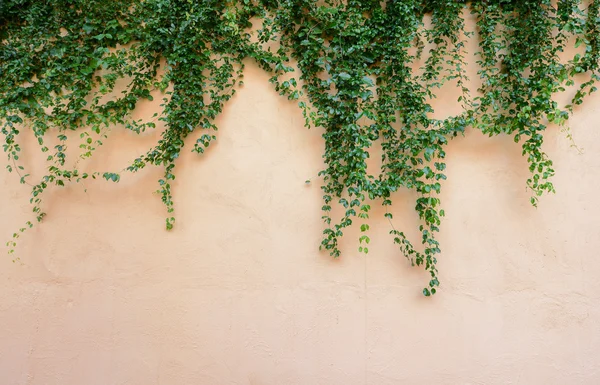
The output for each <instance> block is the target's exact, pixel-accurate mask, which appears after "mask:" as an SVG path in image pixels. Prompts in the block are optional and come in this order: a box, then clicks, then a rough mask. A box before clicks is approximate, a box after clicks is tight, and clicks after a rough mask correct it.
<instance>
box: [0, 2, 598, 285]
mask: <svg viewBox="0 0 600 385" xmlns="http://www.w3.org/2000/svg"><path fill="white" fill-rule="evenodd" d="M599 11H600V1H582V0H558V1H550V0H519V1H514V0H479V1H471V2H466V1H456V0H428V1H423V0H403V1H395V0H387V1H379V0H377V1H376V0H345V1H342V0H320V1H317V0H237V1H220V0H204V1H193V0H113V1H110V2H106V1H99V0H53V1H50V0H35V1H33V0H0V124H1V127H2V128H1V130H2V134H3V135H4V144H3V148H4V151H5V152H6V154H7V155H8V166H7V168H8V170H9V171H14V172H16V173H17V174H18V175H19V178H20V182H21V183H26V184H29V185H30V186H31V204H32V209H33V213H34V217H35V220H33V221H28V222H27V223H26V226H24V227H23V228H21V229H19V230H18V231H17V232H16V233H15V234H13V238H12V240H11V241H9V242H8V244H7V246H8V247H9V253H13V252H14V248H15V246H16V242H17V240H18V238H19V237H20V235H21V234H22V233H23V232H25V231H26V229H27V228H30V227H32V226H33V224H34V222H35V221H38V222H39V221H41V220H42V219H43V218H44V216H45V212H44V210H43V209H42V198H43V195H44V193H45V191H46V190H47V189H48V188H49V187H50V186H65V185H67V184H69V183H73V182H75V183H77V182H79V183H82V182H83V181H84V180H86V179H87V178H104V179H106V180H108V181H112V182H118V181H119V180H120V178H121V177H122V176H123V175H124V173H127V172H138V171H140V170H141V169H143V168H144V167H146V166H149V165H153V166H160V167H162V169H163V171H164V172H163V177H162V178H161V179H160V180H159V181H158V184H159V192H160V194H161V197H162V201H163V203H164V204H165V206H166V209H167V213H168V214H167V217H166V228H167V229H171V228H172V227H173V225H174V221H175V217H174V213H173V211H174V210H173V191H172V181H173V180H174V179H175V164H176V159H177V158H178V157H179V156H180V154H181V151H182V149H183V147H184V145H185V143H186V140H187V138H188V136H192V137H193V138H194V139H195V142H194V145H193V148H192V151H194V152H197V153H198V154H202V153H203V152H204V151H205V149H206V147H208V146H209V145H210V144H211V143H212V141H213V140H215V139H216V132H217V129H218V128H217V126H216V125H215V118H216V117H217V116H218V115H219V114H220V113H221V112H223V110H224V108H225V105H226V103H227V101H228V100H229V99H231V97H232V96H233V95H234V94H235V92H236V88H237V86H239V85H242V84H243V72H244V65H245V63H247V61H246V60H247V59H250V60H252V61H254V63H256V65H258V66H260V67H261V68H262V69H264V70H265V71H267V72H269V73H270V74H271V82H272V83H273V84H274V87H275V90H276V91H277V92H279V93H280V94H281V95H283V96H285V97H287V98H288V99H290V100H295V101H296V102H297V103H298V105H299V107H300V108H301V109H302V112H303V114H304V117H305V120H306V122H305V123H306V126H307V127H318V128H319V129H322V130H323V139H324V140H325V153H324V155H323V159H324V162H325V168H324V169H323V170H322V171H321V172H320V173H319V175H320V176H322V178H323V185H322V187H321V188H322V190H323V200H324V204H323V207H322V210H323V221H324V224H325V229H324V231H323V235H324V236H323V240H322V242H321V248H323V249H325V250H327V251H328V252H329V253H330V254H331V255H332V256H334V257H338V256H340V254H341V250H340V246H339V239H340V237H342V236H343V234H344V231H346V229H347V228H348V227H349V226H351V225H353V224H354V223H355V222H358V223H359V225H360V230H361V236H360V238H359V243H360V247H359V251H360V252H363V253H368V252H369V248H368V247H369V242H370V238H369V235H368V231H369V224H368V223H367V219H368V218H369V215H370V211H371V204H372V203H373V202H380V203H381V204H382V205H383V206H386V207H387V206H390V205H392V196H393V194H394V192H396V191H398V190H400V189H410V190H413V191H415V192H416V194H417V196H418V197H417V199H416V202H415V203H416V204H415V210H416V211H417V213H418V214H419V218H420V220H421V224H420V227H419V231H420V234H421V239H420V242H419V243H420V244H421V245H414V244H413V243H411V241H410V240H409V239H408V237H407V236H406V235H405V233H404V232H403V231H401V230H397V229H396V228H395V227H394V225H393V223H392V220H393V217H392V214H391V213H390V210H386V214H385V216H386V217H387V218H388V219H389V221H390V224H391V230H390V233H391V236H392V239H393V242H394V243H395V244H397V246H398V248H399V249H400V252H401V253H402V254H404V255H405V256H406V257H407V258H408V259H409V260H410V262H411V263H413V264H415V265H418V266H423V267H424V268H425V269H426V271H428V273H429V275H430V278H429V282H428V284H427V285H426V287H425V289H423V293H424V295H426V296H429V295H432V294H435V293H436V291H437V287H438V286H439V280H438V270H437V268H436V263H437V258H438V255H439V254H440V247H439V243H438V241H437V240H436V234H437V233H438V232H439V226H440V222H441V217H443V216H444V210H443V209H441V202H440V199H439V193H440V190H441V186H442V182H443V180H445V179H446V175H445V174H444V171H445V168H446V164H445V163H444V158H445V156H446V153H445V145H446V144H447V143H448V140H449V139H451V138H453V137H455V136H457V135H459V134H462V133H463V132H464V131H465V128H466V127H469V126H470V127H474V128H476V129H479V130H481V131H482V132H483V133H485V134H488V135H489V136H494V135H500V134H508V135H511V136H512V137H513V138H514V140H515V142H516V143H518V144H519V145H521V147H522V150H523V155H524V156H525V157H526V159H527V162H528V163H529V169H530V171H531V177H530V178H529V179H528V180H527V181H526V183H527V186H528V187H529V189H530V190H531V192H532V197H531V203H532V204H533V205H537V202H538V197H539V196H540V195H542V194H543V193H544V192H553V191H554V186H553V185H552V182H551V178H552V176H553V175H554V169H553V167H552V161H551V160H550V159H549V158H548V156H547V155H546V154H545V153H544V152H543V150H542V144H543V139H544V131H545V129H546V128H547V127H548V125H549V124H557V125H559V126H564V125H565V124H566V121H567V119H568V118H569V116H570V115H571V114H572V113H573V111H574V106H576V105H579V104H581V103H582V102H583V99H584V98H585V96H586V95H588V94H590V93H592V92H594V91H596V87H595V84H596V82H597V81H598V80H599V79H600V71H599V59H600V30H599V29H600V12H599ZM469 13H470V14H471V15H472V16H471V17H474V18H475V20H476V30H475V31H467V30H466V29H465V18H466V17H470V16H469ZM470 39H477V41H478V49H477V51H476V52H474V54H475V55H476V58H477V59H476V64H477V66H478V68H479V69H478V75H479V81H480V84H481V85H480V87H479V88H478V89H471V88H472V87H470V86H469V85H470V84H471V83H470V81H469V79H468V77H467V74H466V57H467V54H468V53H467V52H466V46H467V42H468V41H469V40H470ZM572 45H573V46H574V48H577V52H578V53H577V54H575V55H574V56H573V57H570V58H567V59H565V58H564V52H565V51H566V50H567V48H572V47H571V46H572ZM419 63H422V64H419ZM575 77H585V80H584V81H583V82H580V86H579V87H578V88H577V89H576V90H575V91H574V94H573V96H572V101H571V103H570V104H568V105H566V106H560V105H559V104H558V103H557V102H556V101H555V99H554V98H555V96H556V94H557V93H560V92H564V91H565V90H566V89H567V87H570V86H574V85H575ZM448 82H454V83H453V84H455V85H456V86H457V87H458V89H459V90H460V96H459V97H458V100H457V102H458V103H459V104H460V106H461V108H462V112H461V113H459V114H458V115H456V116H451V117H448V118H444V119H436V118H433V117H432V116H433V115H432V113H433V107H432V103H431V102H432V99H433V98H435V97H436V95H437V90H439V88H440V87H442V86H443V85H444V84H446V83H448ZM153 95H162V97H163V101H162V102H163V103H162V104H161V107H162V109H161V111H160V112H159V113H157V114H155V116H153V117H152V118H150V119H146V120H144V119H141V120H140V119H134V117H133V115H132V112H133V111H134V109H135V108H136V106H137V104H138V102H139V101H140V100H143V99H147V100H152V99H153ZM156 120H160V121H162V122H164V126H165V129H164V131H162V133H161V137H160V139H159V140H158V142H157V143H156V145H154V146H153V147H152V148H150V149H149V150H148V151H147V152H145V153H142V154H140V155H139V156H138V157H137V158H136V159H134V160H133V161H132V162H131V164H129V165H127V166H126V167H125V168H124V169H123V170H122V171H120V172H114V171H112V172H109V171H106V172H104V171H95V172H91V173H87V172H84V171H83V170H84V169H85V168H84V167H83V164H82V161H84V160H86V159H88V158H90V157H92V156H94V152H95V150H96V149H97V148H98V147H99V146H101V145H102V144H103V140H104V139H105V138H106V137H107V136H108V135H109V133H110V130H111V129H112V128H113V127H115V126H122V127H125V128H126V129H128V130H131V131H133V132H136V133H142V132H144V131H146V130H150V129H155V127H156V126H155V123H156ZM25 129H30V130H31V131H32V132H33V135H34V136H35V138H36V139H37V142H38V144H39V149H40V151H42V152H43V153H45V154H46V156H47V158H46V168H45V170H46V172H45V175H43V176H42V178H41V179H38V180H31V178H30V176H29V174H27V173H26V171H25V170H24V168H23V165H22V163H21V160H20V153H21V146H20V145H19V142H18V140H17V139H18V137H19V135H20V134H21V132H22V131H23V130H25ZM50 143H52V144H50ZM69 147H78V148H79V155H77V156H75V157H73V155H69V156H67V154H68V153H69V154H71V152H70V151H67V149H68V148H69ZM379 147H380V148H381V154H382V155H381V167H380V169H379V170H377V171H376V172H373V171H372V170H370V169H369V168H368V167H367V160H368V159H369V157H370V156H371V154H373V153H374V152H375V150H374V148H379ZM334 207H340V208H341V209H342V211H341V216H339V217H338V216H337V215H335V214H333V213H334V212H337V211H334Z"/></svg>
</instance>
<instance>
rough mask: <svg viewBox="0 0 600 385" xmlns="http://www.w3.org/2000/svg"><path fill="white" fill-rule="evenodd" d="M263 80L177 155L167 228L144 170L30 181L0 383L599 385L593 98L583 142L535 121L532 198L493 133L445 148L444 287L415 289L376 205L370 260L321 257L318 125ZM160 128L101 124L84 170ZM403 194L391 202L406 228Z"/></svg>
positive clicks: (350, 250) (9, 213)
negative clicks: (209, 138)
mask: <svg viewBox="0 0 600 385" xmlns="http://www.w3.org/2000/svg"><path fill="white" fill-rule="evenodd" d="M470 71H474V69H470ZM473 74H474V73H473ZM475 77H476V76H474V77H473V78H475ZM267 79H268V76H267V75H266V74H264V73H262V72H261V71H260V70H258V69H257V68H255V67H254V66H252V65H251V64H249V67H248V69H247V71H246V85H245V86H244V87H243V88H242V89H240V90H239V93H238V94H237V95H236V96H235V97H234V98H233V99H232V100H231V101H230V102H229V104H228V105H227V107H226V112H225V113H224V114H223V115H222V116H221V117H220V118H219V122H218V123H219V126H220V130H219V133H218V135H219V139H218V141H217V144H216V145H214V147H212V146H211V148H210V149H209V150H208V151H207V153H206V154H205V155H204V156H202V157H198V156H196V155H193V154H191V153H189V152H188V151H186V152H185V155H184V156H183V157H182V158H181V159H180V160H179V162H178V164H177V170H176V171H177V180H176V185H175V190H174V194H175V202H176V203H175V204H176V215H177V223H176V227H175V229H174V230H173V231H172V232H166V231H165V230H164V219H163V218H164V215H165V212H164V208H163V207H162V204H161V202H160V197H159V196H157V195H156V194H153V191H154V190H156V188H157V184H156V180H157V179H158V178H159V175H160V170H158V169H148V170H144V172H142V173H140V174H138V175H133V176H131V175H130V176H124V177H123V178H122V180H121V182H120V183H118V184H112V183H110V184H109V183H106V182H101V181H96V182H91V183H89V184H88V185H87V186H86V187H87V191H84V189H83V187H82V186H80V185H73V186H69V187H66V188H64V189H54V190H52V192H50V193H49V194H48V197H47V199H46V202H45V206H44V207H45V208H46V209H47V212H48V217H47V219H46V220H45V222H44V223H43V224H42V225H40V226H38V227H36V228H34V229H33V230H31V231H30V232H28V233H27V234H26V235H24V236H23V237H22V242H21V243H20V245H19V247H18V249H17V254H18V256H19V257H20V261H17V262H15V263H13V262H12V261H11V258H10V257H9V256H5V257H3V258H0V385H26V384H27V385H152V384H161V385H163V384H164V385H171V384H173V385H187V384H194V385H203V384H206V385H218V384H223V385H233V384H240V385H242V384H251V385H293V384H298V385H313V384H323V385H336V384H339V385H353V384H369V385H386V384H390V385H391V384H423V385H429V384H449V385H453V384H465V385H466V384H472V385H474V384H486V385H488V384H489V385H493V384H498V385H500V384H502V385H505V384H524V385H530V384H557V385H564V384H570V385H575V384H600V366H599V362H600V349H598V347H599V346H600V303H599V302H598V301H599V299H600V279H599V276H600V258H598V250H600V205H599V204H598V198H597V196H598V191H599V188H600V156H599V155H598V154H600V131H599V130H598V129H597V124H598V121H600V95H594V96H593V97H591V98H590V99H588V100H587V103H586V104H585V105H584V107H583V108H581V109H579V110H578V111H577V112H576V115H575V116H574V117H573V118H572V121H571V127H572V132H573V135H574V138H575V141H576V142H577V144H578V145H579V146H581V147H583V153H582V154H580V153H579V152H578V151H577V150H576V149H575V148H572V147H570V142H569V140H568V139H567V138H566V135H565V134H564V133H561V132H560V130H559V129H558V128H556V127H554V128H551V129H549V130H548V132H547V136H546V141H545V150H546V151H547V152H548V153H549V155H550V156H551V157H552V159H553V160H554V161H555V166H556V167H555V168H556V173H557V175H556V177H555V179H554V182H555V185H556V188H557V193H556V194H555V195H552V196H546V197H543V198H542V199H541V202H540V207H539V208H538V209H535V208H533V207H531V205H530V204H529V202H528V198H529V195H528V192H527V191H526V190H525V180H526V179H527V176H528V170H527V164H526V161H525V159H524V158H523V157H521V154H520V147H519V146H518V145H515V143H513V141H512V139H511V138H509V137H497V138H487V137H484V136H483V135H481V134H480V133H478V132H474V131H472V130H468V131H467V133H466V135H465V137H461V138H457V139H455V140H453V141H452V143H451V144H450V145H449V147H448V149H447V154H448V159H447V163H448V171H447V175H448V180H447V181H446V182H445V183H444V186H443V193H442V196H441V198H442V203H443V205H444V208H445V211H446V218H444V220H443V223H442V232H441V234H440V242H441V245H442V251H443V255H442V257H441V258H440V261H439V268H440V274H441V277H440V278H441V280H442V286H441V288H440V291H439V293H438V295H436V296H435V297H432V298H425V297H423V296H422V294H421V293H420V290H421V288H422V287H423V286H422V285H423V284H424V283H425V282H426V281H427V276H426V274H425V272H424V271H422V270H421V269H417V268H411V267H410V266H409V264H408V263H407V261H406V259H405V258H404V257H403V256H402V255H401V254H400V253H399V251H398V250H397V249H396V248H395V247H394V245H393V244H392V241H391V239H390V237H389V235H388V234H387V233H388V231H389V229H390V227H389V224H388V223H387V221H386V220H385V218H383V215H382V212H381V210H378V211H376V212H375V213H374V215H372V220H371V228H372V231H371V238H372V242H371V246H372V247H370V253H369V254H368V255H367V256H365V255H363V254H359V253H358V252H357V248H358V243H357V238H358V235H357V233H356V232H354V233H352V232H349V233H347V234H346V236H345V238H344V244H343V251H344V255H343V256H342V257H341V258H340V259H337V260H334V259H332V258H331V257H329V256H328V255H327V254H325V253H320V252H319V251H318V245H319V242H320V237H321V231H322V229H323V225H322V223H321V219H320V217H321V212H320V207H321V205H322V202H321V193H320V189H319V186H320V181H319V179H318V177H316V174H317V173H318V171H319V170H320V169H321V168H322V166H323V165H322V161H321V154H322V149H323V143H322V140H321V137H320V134H321V132H320V130H319V129H312V130H306V129H305V128H303V120H302V116H301V113H300V111H299V110H298V109H297V108H296V107H295V106H294V105H293V104H292V103H289V102H287V101H286V100H284V99H283V98H281V97H279V96H278V95H277V94H276V93H275V92H274V91H273V90H272V89H271V86H270V85H269V83H268V81H267ZM454 91H455V89H452V87H450V88H448V89H446V90H443V92H442V94H443V95H442V97H440V99H438V100H437V101H436V108H437V112H438V113H439V114H441V115H444V114H448V113H452V112H456V111H457V106H456V105H455V103H454V100H455V99H456V96H455V95H454ZM156 108H157V106H156V105H153V104H147V105H144V106H142V107H140V109H139V114H140V116H149V115H151V114H152V113H153V111H155V110H156ZM159 130H160V128H159V129H158V130H157V132H155V133H148V134H144V135H142V136H141V137H139V136H135V135H134V134H132V133H129V132H125V131H124V130H122V129H115V130H114V131H113V133H112V134H111V136H110V139H109V140H108V141H107V144H106V146H105V147H104V148H102V149H101V150H100V152H99V153H98V154H97V156H95V160H92V161H91V162H90V163H89V164H88V165H87V166H86V167H87V169H88V170H119V169H121V168H123V167H124V166H125V165H127V164H128V162H129V161H131V160H132V159H134V158H135V157H136V156H137V155H138V154H139V153H141V152H143V151H144V150H146V149H147V148H149V147H150V146H151V145H152V144H153V143H155V142H156V140H157V138H158V131H159ZM31 139H32V138H25V139H24V140H25V141H29V140H31ZM190 139H191V140H194V138H190ZM190 147H191V146H190ZM22 158H23V159H24V161H25V164H26V166H27V167H29V168H30V169H31V170H32V173H33V174H34V175H39V174H40V173H41V172H42V171H43V170H42V166H41V164H42V163H40V162H39V161H40V160H41V159H42V158H41V155H40V154H37V153H36V152H28V151H27V146H26V147H25V154H24V155H23V156H22ZM2 169H4V167H2ZM309 178H312V180H313V182H312V183H311V184H310V185H306V184H305V183H304V181H305V180H307V179H309ZM0 185H1V186H2V189H0V215H1V217H2V221H1V223H0V235H3V236H4V237H5V238H6V240H8V239H9V237H10V234H12V232H13V231H14V230H15V229H16V228H18V227H20V225H21V224H22V223H23V222H24V221H25V220H27V219H29V218H30V212H31V208H30V206H29V205H28V200H29V189H28V186H23V185H20V184H19V183H18V177H17V176H16V175H13V174H8V173H7V172H4V171H3V172H0ZM414 198H415V197H414V195H413V194H412V193H411V192H406V191H404V192H399V193H398V194H397V195H396V196H395V204H394V206H393V212H394V214H395V215H394V218H395V219H394V225H395V226H396V227H397V228H398V227H403V228H405V229H407V230H408V233H409V234H411V235H412V236H413V239H414V236H416V232H415V231H414V230H415V229H416V227H417V222H416V220H417V216H416V214H415V213H414V210H413V207H414Z"/></svg>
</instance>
